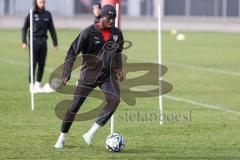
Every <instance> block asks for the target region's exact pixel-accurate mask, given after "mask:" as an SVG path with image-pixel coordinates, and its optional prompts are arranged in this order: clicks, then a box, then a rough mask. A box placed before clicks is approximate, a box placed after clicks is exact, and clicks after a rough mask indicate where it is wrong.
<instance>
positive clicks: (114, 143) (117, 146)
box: [106, 133, 125, 152]
mask: <svg viewBox="0 0 240 160" xmlns="http://www.w3.org/2000/svg"><path fill="white" fill-rule="evenodd" d="M124 146H125V140H124V138H123V137H122V136H121V135H120V134H117V133H113V134H112V135H109V136H108V137H107V139H106V148H107V150H108V151H110V152H120V151H122V149H123V147H124Z"/></svg>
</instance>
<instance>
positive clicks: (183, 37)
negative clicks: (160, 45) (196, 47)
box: [176, 33, 186, 41]
mask: <svg viewBox="0 0 240 160" xmlns="http://www.w3.org/2000/svg"><path fill="white" fill-rule="evenodd" d="M176 39H177V40H178V41H184V40H185V39H186V36H185V35H184V34H183V33H179V34H177V36H176Z"/></svg>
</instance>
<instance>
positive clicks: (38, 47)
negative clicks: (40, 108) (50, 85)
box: [22, 0, 58, 93]
mask: <svg viewBox="0 0 240 160" xmlns="http://www.w3.org/2000/svg"><path fill="white" fill-rule="evenodd" d="M29 27H30V14H28V15H27V17H26V18H25V22H24V25H23V27H22V48H24V49H26V48H27V32H28V30H29ZM48 30H49V31H50V34H51V37H52V40H53V46H54V47H55V49H57V47H58V42H57V35H56V31H55V28H54V24H53V19H52V16H51V13H50V12H49V11H47V10H45V0H35V1H34V10H33V75H34V77H33V79H34V81H35V70H36V65H38V71H37V79H36V81H35V82H34V87H33V88H32V87H31V86H30V89H32V91H33V92H36V93H37V92H41V91H42V88H41V81H42V77H43V72H44V67H45V61H46V56H47V38H48V36H47V31H48ZM29 68H30V66H29ZM30 80H31V74H30V69H29V82H30Z"/></svg>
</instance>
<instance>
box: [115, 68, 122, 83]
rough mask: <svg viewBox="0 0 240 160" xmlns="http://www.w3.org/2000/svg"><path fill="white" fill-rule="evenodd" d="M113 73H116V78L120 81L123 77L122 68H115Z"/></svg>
mask: <svg viewBox="0 0 240 160" xmlns="http://www.w3.org/2000/svg"><path fill="white" fill-rule="evenodd" d="M115 73H116V77H117V80H119V81H120V82H122V81H123V79H124V77H123V71H122V69H115Z"/></svg>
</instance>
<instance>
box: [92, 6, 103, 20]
mask: <svg viewBox="0 0 240 160" xmlns="http://www.w3.org/2000/svg"><path fill="white" fill-rule="evenodd" d="M101 8H102V7H101V4H100V3H96V4H94V5H93V7H92V9H93V10H92V12H93V15H94V17H95V20H94V22H95V23H98V22H99V20H100V17H101Z"/></svg>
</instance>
